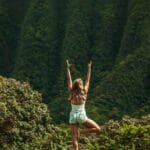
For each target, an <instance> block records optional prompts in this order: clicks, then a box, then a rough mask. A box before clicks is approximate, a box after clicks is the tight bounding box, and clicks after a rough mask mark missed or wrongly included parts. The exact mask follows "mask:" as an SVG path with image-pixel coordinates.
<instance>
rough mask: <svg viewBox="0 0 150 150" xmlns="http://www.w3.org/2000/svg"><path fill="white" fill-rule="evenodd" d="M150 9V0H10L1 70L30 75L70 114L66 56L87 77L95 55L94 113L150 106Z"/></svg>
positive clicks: (54, 105) (63, 117) (1, 29)
mask: <svg viewBox="0 0 150 150" xmlns="http://www.w3.org/2000/svg"><path fill="white" fill-rule="evenodd" d="M29 4H30V5H29ZM15 6H17V8H16V7H15ZM26 10H27V13H26ZM149 10H150V4H149V1H148V0H143V1H140V0H130V1H129V0H105V1H104V0H93V1H91V0H61V1H59V0H46V1H42V0H32V1H31V3H30V0H27V1H24V0H23V1H19V0H15V1H13V2H11V1H8V0H2V1H1V2H0V40H1V43H0V74H2V75H10V74H11V75H12V76H13V77H15V78H17V79H19V80H23V81H28V82H29V83H30V84H31V86H32V87H33V88H34V89H36V90H38V91H40V92H41V93H42V96H43V99H44V101H45V102H46V103H47V104H48V107H49V109H50V110H51V116H52V117H53V118H54V121H55V122H57V123H60V122H68V114H69V111H70V107H69V103H68V102H67V95H68V93H67V87H66V85H67V83H66V71H65V59H69V60H70V62H71V64H72V70H71V73H72V78H73V79H74V78H77V77H82V78H83V80H85V75H86V69H87V68H86V64H87V62H88V61H89V60H92V61H93V66H92V78H91V83H90V91H89V97H88V103H87V107H86V108H87V112H88V116H89V117H92V118H93V117H94V118H95V120H96V121H99V122H104V121H107V120H108V119H110V118H113V119H119V118H121V117H122V116H123V115H124V114H130V115H132V116H139V115H144V114H148V113H149V110H150V108H149V93H150V92H149V85H148V83H149V71H148V68H149V61H148V60H149V51H148V50H149V45H150V43H149V41H150V33H149V32H150V22H149V20H150V15H149ZM24 16H25V18H24ZM22 21H23V23H22ZM20 28H21V32H20ZM14 61H15V62H16V63H15V66H14ZM13 68H14V69H13ZM12 70H13V71H12Z"/></svg>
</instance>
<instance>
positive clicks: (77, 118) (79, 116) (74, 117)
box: [69, 111, 88, 124]
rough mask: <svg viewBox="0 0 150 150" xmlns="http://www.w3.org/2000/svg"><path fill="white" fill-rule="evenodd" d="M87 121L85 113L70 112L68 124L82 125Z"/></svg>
mask: <svg viewBox="0 0 150 150" xmlns="http://www.w3.org/2000/svg"><path fill="white" fill-rule="evenodd" d="M87 119H88V117H87V115H86V112H85V111H71V112H70V118H69V123H70V124H73V123H79V124H80V123H84V122H85V121H86V120H87Z"/></svg>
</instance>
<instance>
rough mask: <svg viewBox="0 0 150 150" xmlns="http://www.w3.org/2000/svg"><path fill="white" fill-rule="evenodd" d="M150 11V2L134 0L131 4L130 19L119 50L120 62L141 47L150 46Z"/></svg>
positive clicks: (129, 9) (129, 8)
mask: <svg viewBox="0 0 150 150" xmlns="http://www.w3.org/2000/svg"><path fill="white" fill-rule="evenodd" d="M149 11H150V2H149V1H146V0H144V1H142V2H141V1H140V0H132V1H130V2H129V7H128V19H127V24H126V26H125V31H124V35H123V37H122V42H121V46H120V49H119V54H118V58H117V59H118V60H121V59H122V58H123V57H125V56H127V55H128V54H130V53H133V52H134V51H135V50H136V49H138V48H139V47H141V46H146V45H147V44H150V43H149V38H150V36H149V35H150V27H149V23H150V22H149V20H150V15H149ZM146 49H147V48H146ZM146 49H145V50H146Z"/></svg>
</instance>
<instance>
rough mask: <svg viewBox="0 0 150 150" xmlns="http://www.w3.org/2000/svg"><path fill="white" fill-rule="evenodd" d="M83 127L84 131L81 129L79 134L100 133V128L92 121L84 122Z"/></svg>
mask: <svg viewBox="0 0 150 150" xmlns="http://www.w3.org/2000/svg"><path fill="white" fill-rule="evenodd" d="M83 125H84V126H85V127H86V129H83V130H81V131H80V133H81V134H87V133H100V132H101V128H100V126H99V125H98V124H97V123H96V122H95V121H93V120H91V119H88V120H86V121H85V122H84V123H83Z"/></svg>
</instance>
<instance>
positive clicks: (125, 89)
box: [95, 49, 150, 119]
mask: <svg viewBox="0 0 150 150" xmlns="http://www.w3.org/2000/svg"><path fill="white" fill-rule="evenodd" d="M149 58H150V57H149V54H148V53H147V52H145V51H144V50H143V49H139V50H138V51H137V52H136V53H135V54H133V55H129V56H128V57H127V58H126V59H125V60H124V61H122V62H120V64H118V65H116V67H115V68H114V70H113V72H112V73H111V74H109V75H108V76H107V77H106V78H105V80H103V82H102V83H101V84H100V85H99V86H97V88H96V89H95V92H96V96H95V98H96V99H97V100H96V101H97V104H98V105H99V108H100V109H99V113H100V114H107V115H104V116H107V118H114V119H116V118H120V117H121V116H122V115H123V114H130V115H135V116H136V115H137V116H138V115H142V114H149V113H150V111H149V110H150V109H149V106H150V105H149V88H148V85H147V84H148V83H149V81H148V80H149V79H148V74H149V70H148V68H149ZM105 119H106V118H105Z"/></svg>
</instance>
